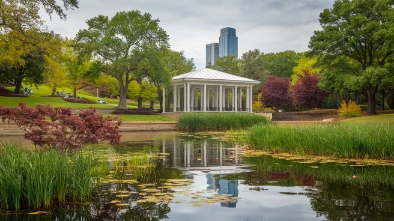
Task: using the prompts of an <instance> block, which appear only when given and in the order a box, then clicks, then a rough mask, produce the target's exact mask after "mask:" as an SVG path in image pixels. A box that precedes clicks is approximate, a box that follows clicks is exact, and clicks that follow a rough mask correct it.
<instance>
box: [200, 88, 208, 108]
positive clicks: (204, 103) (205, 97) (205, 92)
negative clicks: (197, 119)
mask: <svg viewBox="0 0 394 221" xmlns="http://www.w3.org/2000/svg"><path fill="white" fill-rule="evenodd" d="M201 94H203V95H204V96H203V99H204V100H203V103H202V104H203V105H202V111H203V112H206V111H207V85H206V84H204V93H201Z"/></svg>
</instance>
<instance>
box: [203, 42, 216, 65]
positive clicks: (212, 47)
mask: <svg viewBox="0 0 394 221" xmlns="http://www.w3.org/2000/svg"><path fill="white" fill-rule="evenodd" d="M205 50H206V61H205V66H208V65H215V61H216V59H217V58H218V57H219V43H210V44H207V45H206V48H205Z"/></svg>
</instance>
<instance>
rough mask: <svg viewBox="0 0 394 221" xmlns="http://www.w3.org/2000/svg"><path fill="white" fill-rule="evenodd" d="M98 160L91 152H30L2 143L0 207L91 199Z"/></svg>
mask: <svg viewBox="0 0 394 221" xmlns="http://www.w3.org/2000/svg"><path fill="white" fill-rule="evenodd" d="M96 165H97V160H94V159H93V156H92V155H91V154H88V155H82V154H81V153H80V152H79V153H74V154H71V153H67V152H66V153H59V152H57V151H55V150H49V151H31V150H27V149H23V148H19V147H17V146H15V145H14V144H12V143H0V187H1V188H0V209H3V210H20V209H38V208H49V207H51V205H52V204H63V203H65V202H66V201H68V202H84V201H87V200H89V199H90V198H91V194H92V188H93V187H92V185H91V180H92V179H93V177H95V176H96V175H97V174H96V173H94V172H93V171H96V170H95V166H96Z"/></svg>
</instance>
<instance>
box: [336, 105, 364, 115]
mask: <svg viewBox="0 0 394 221" xmlns="http://www.w3.org/2000/svg"><path fill="white" fill-rule="evenodd" d="M338 114H339V116H340V117H345V118H350V117H359V116H361V108H360V106H359V105H357V103H356V102H354V101H349V102H348V103H346V102H345V101H342V103H341V107H340V108H339V110H338Z"/></svg>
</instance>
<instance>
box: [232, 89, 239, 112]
mask: <svg viewBox="0 0 394 221" xmlns="http://www.w3.org/2000/svg"><path fill="white" fill-rule="evenodd" d="M234 91H235V93H234V95H233V97H234V105H233V106H234V108H235V109H234V111H235V112H238V87H237V86H235V90H234Z"/></svg>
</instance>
